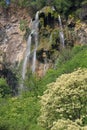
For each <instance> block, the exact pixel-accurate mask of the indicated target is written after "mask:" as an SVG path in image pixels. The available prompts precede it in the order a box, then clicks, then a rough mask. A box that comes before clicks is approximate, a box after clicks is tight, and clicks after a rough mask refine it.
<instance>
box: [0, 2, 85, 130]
mask: <svg viewBox="0 0 87 130" xmlns="http://www.w3.org/2000/svg"><path fill="white" fill-rule="evenodd" d="M11 3H12V5H16V7H18V8H19V7H20V9H22V8H26V9H28V10H30V11H29V13H31V14H32V13H33V12H34V13H33V15H35V13H36V11H37V10H39V9H41V8H43V7H44V6H48V5H51V6H54V7H55V9H56V11H57V12H58V13H60V14H61V15H62V16H63V17H66V19H67V17H68V15H69V14H70V16H71V17H72V16H73V15H74V16H75V17H78V16H79V15H78V14H79V13H80V11H81V10H82V6H83V5H85V4H87V1H86V0H78V1H76V0H17V1H15V0H11ZM38 3H39V4H38ZM0 6H2V7H3V8H7V6H6V4H5V1H3V0H0ZM14 7H15V6H14ZM78 12H79V13H78ZM33 15H32V17H33ZM77 19H78V18H77ZM20 25H21V26H20V30H22V31H23V30H24V29H25V30H26V26H25V25H26V21H21V22H20ZM48 30H49V28H48ZM72 30H73V29H72ZM29 31H30V30H29ZM41 31H42V30H41ZM41 33H42V32H41ZM47 33H48V32H47ZM40 35H41V34H40ZM45 37H46V36H45ZM48 37H49V35H48ZM48 37H47V38H48ZM56 37H58V33H57V34H56V36H55V37H53V44H55V41H56V40H55V38H56ZM42 40H43V37H42ZM43 41H44V40H43ZM43 44H44V42H43ZM54 51H55V50H54ZM57 51H58V50H57ZM59 53H60V54H59V57H58V58H57V59H56V61H55V63H54V68H52V69H49V70H48V72H47V73H46V75H45V76H44V77H43V78H38V77H37V76H36V75H34V74H32V73H31V72H30V71H28V72H27V74H26V79H25V81H24V86H26V88H25V90H24V91H23V92H22V93H21V95H19V96H17V95H16V96H13V95H14V94H13V93H14V92H12V89H13V88H12V89H11V86H10V85H9V84H10V83H9V82H11V84H12V83H13V84H14V87H15V86H16V85H18V82H19V83H20V82H21V80H20V81H18V80H19V78H18V77H17V79H16V77H15V76H14V75H13V73H12V74H11V73H10V77H9V78H6V77H5V76H4V75H3V77H1V78H0V130H15V129H17V130H86V129H87V45H75V46H74V47H73V48H71V47H69V46H67V47H65V48H62V49H61V51H60V52H59ZM53 58H54V57H53ZM17 71H18V70H17ZM7 73H8V71H5V75H6V74H7ZM18 73H19V72H17V74H18ZM18 76H19V74H18ZM19 77H20V76H19ZM13 81H14V82H13ZM14 91H15V93H16V92H17V90H15V89H14Z"/></svg>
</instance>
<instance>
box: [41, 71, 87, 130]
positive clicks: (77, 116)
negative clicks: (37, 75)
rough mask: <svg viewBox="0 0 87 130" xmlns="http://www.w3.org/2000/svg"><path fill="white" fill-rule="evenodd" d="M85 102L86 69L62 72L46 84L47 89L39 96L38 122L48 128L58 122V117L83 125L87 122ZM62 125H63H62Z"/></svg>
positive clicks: (86, 96) (86, 87) (86, 86)
mask: <svg viewBox="0 0 87 130" xmlns="http://www.w3.org/2000/svg"><path fill="white" fill-rule="evenodd" d="M86 102H87V69H82V70H80V69H79V70H77V71H75V72H73V73H70V74H63V75H61V76H60V77H59V78H58V79H57V80H56V82H54V83H51V84H49V85H48V89H47V90H46V91H45V92H44V94H43V96H42V97H41V116H40V117H39V122H40V124H41V125H42V126H44V127H45V128H46V129H48V130H49V129H51V128H52V127H54V126H53V124H54V122H57V121H58V123H59V120H60V119H62V120H67V121H68V120H71V121H72V122H77V124H79V125H80V126H85V125H86V124H87V115H86V114H87V113H86V108H87V103H86ZM58 123H57V125H58ZM72 124H73V123H72ZM61 125H62V124H61ZM57 127H59V125H58V126H56V129H57ZM62 127H64V126H63V125H62ZM65 127H66V125H65ZM52 129H53V128H52ZM59 129H61V127H60V128H59ZM63 129H64V128H63ZM72 129H74V127H72ZM79 129H80V128H79Z"/></svg>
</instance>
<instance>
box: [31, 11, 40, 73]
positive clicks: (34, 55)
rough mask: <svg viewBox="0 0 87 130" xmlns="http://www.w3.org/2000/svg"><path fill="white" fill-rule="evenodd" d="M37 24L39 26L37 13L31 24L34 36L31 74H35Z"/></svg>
mask: <svg viewBox="0 0 87 130" xmlns="http://www.w3.org/2000/svg"><path fill="white" fill-rule="evenodd" d="M38 24H39V12H37V13H36V16H35V21H34V23H33V30H34V36H35V49H34V53H33V63H32V72H33V73H34V72H35V69H36V51H37V47H38Z"/></svg>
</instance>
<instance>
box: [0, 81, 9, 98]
mask: <svg viewBox="0 0 87 130" xmlns="http://www.w3.org/2000/svg"><path fill="white" fill-rule="evenodd" d="M10 94H11V89H10V87H9V86H8V84H7V82H6V80H5V79H4V78H0V95H1V97H6V96H8V95H10Z"/></svg>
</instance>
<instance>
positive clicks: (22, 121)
mask: <svg viewBox="0 0 87 130" xmlns="http://www.w3.org/2000/svg"><path fill="white" fill-rule="evenodd" d="M38 115H39V103H38V99H36V98H35V97H30V96H28V94H27V95H24V96H19V97H13V98H9V99H1V100H0V130H1V129H2V128H3V129H5V130H15V129H17V130H34V129H35V130H37V129H39V130H43V129H42V128H41V127H40V126H38V125H37V117H38Z"/></svg>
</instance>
